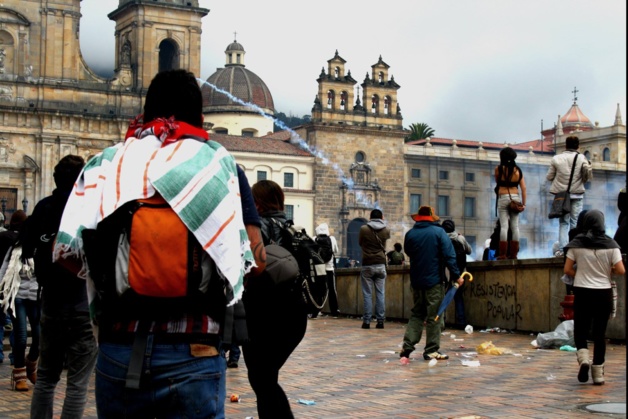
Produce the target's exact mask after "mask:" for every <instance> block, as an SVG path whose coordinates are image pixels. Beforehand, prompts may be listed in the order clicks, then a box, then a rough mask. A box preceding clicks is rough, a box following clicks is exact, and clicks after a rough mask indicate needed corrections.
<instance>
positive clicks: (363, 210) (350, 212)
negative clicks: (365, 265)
mask: <svg viewBox="0 0 628 419" xmlns="http://www.w3.org/2000/svg"><path fill="white" fill-rule="evenodd" d="M353 160H354V161H353V163H351V165H350V166H349V175H350V176H349V178H348V179H345V180H343V182H342V184H341V185H340V192H341V194H342V199H341V202H342V208H341V209H340V211H339V214H338V215H339V218H340V222H341V224H342V227H343V231H342V233H343V234H342V236H343V238H345V239H346V240H343V241H342V243H343V244H344V245H345V246H346V247H345V249H343V250H344V251H341V252H342V253H344V254H346V255H347V256H348V257H349V258H350V259H353V260H357V261H360V259H361V251H360V248H359V244H358V241H357V234H358V232H359V230H360V227H361V226H362V225H363V224H364V223H366V222H367V221H368V218H369V215H370V212H371V210H373V209H375V208H376V206H377V202H378V201H379V196H380V192H381V188H380V186H379V184H378V182H377V179H374V178H373V168H372V167H371V164H370V163H369V162H368V158H367V154H366V153H365V152H364V151H362V150H359V151H357V152H355V154H354V159H353Z"/></svg>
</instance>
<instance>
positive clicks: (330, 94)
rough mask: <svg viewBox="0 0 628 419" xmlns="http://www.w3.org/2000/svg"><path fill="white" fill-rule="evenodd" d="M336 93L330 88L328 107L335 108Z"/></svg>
mask: <svg viewBox="0 0 628 419" xmlns="http://www.w3.org/2000/svg"><path fill="white" fill-rule="evenodd" d="M335 96H336V95H335V94H334V91H333V90H328V91H327V109H333V108H334V98H335Z"/></svg>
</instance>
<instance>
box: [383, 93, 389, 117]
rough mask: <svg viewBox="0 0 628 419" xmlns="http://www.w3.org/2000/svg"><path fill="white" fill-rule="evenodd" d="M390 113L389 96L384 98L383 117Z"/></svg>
mask: <svg viewBox="0 0 628 419" xmlns="http://www.w3.org/2000/svg"><path fill="white" fill-rule="evenodd" d="M389 113H390V96H385V97H384V115H388V114H389Z"/></svg>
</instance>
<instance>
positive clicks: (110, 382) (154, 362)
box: [96, 335, 226, 419]
mask: <svg viewBox="0 0 628 419" xmlns="http://www.w3.org/2000/svg"><path fill="white" fill-rule="evenodd" d="M131 350H132V345H131V344H117V343H101V344H100V345H99V353H98V361H97V363H96V408H97V411H98V417H99V418H116V419H117V418H134V419H135V418H138V419H141V418H147V419H148V418H175V417H176V418H179V417H182V418H198V419H204V418H224V417H225V411H224V407H225V405H224V403H225V397H226V388H225V386H226V378H225V373H226V363H225V359H224V358H223V357H222V356H220V355H218V354H216V355H215V356H210V357H195V356H193V355H192V354H191V349H190V344H153V343H152V336H150V335H149V340H148V345H147V347H146V354H145V357H144V365H143V367H142V387H141V388H140V389H139V390H135V389H128V388H125V381H126V374H127V368H128V365H129V360H130V357H131Z"/></svg>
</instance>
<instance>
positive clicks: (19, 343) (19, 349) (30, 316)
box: [11, 298, 39, 368]
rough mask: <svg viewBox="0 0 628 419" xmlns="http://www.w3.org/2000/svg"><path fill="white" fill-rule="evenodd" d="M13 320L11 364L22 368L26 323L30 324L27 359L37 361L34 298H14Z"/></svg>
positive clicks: (35, 302) (36, 312) (36, 311)
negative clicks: (29, 345)
mask: <svg viewBox="0 0 628 419" xmlns="http://www.w3.org/2000/svg"><path fill="white" fill-rule="evenodd" d="M11 320H12V321H13V342H11V345H12V347H13V364H14V366H15V368H24V366H25V363H24V361H25V357H26V339H27V337H28V336H27V324H26V321H27V320H28V323H29V324H30V325H31V339H32V341H31V347H30V349H29V351H28V359H29V360H31V361H37V358H39V304H38V303H37V301H35V300H26V299H22V298H16V299H15V315H14V316H13V317H12V318H11Z"/></svg>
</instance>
